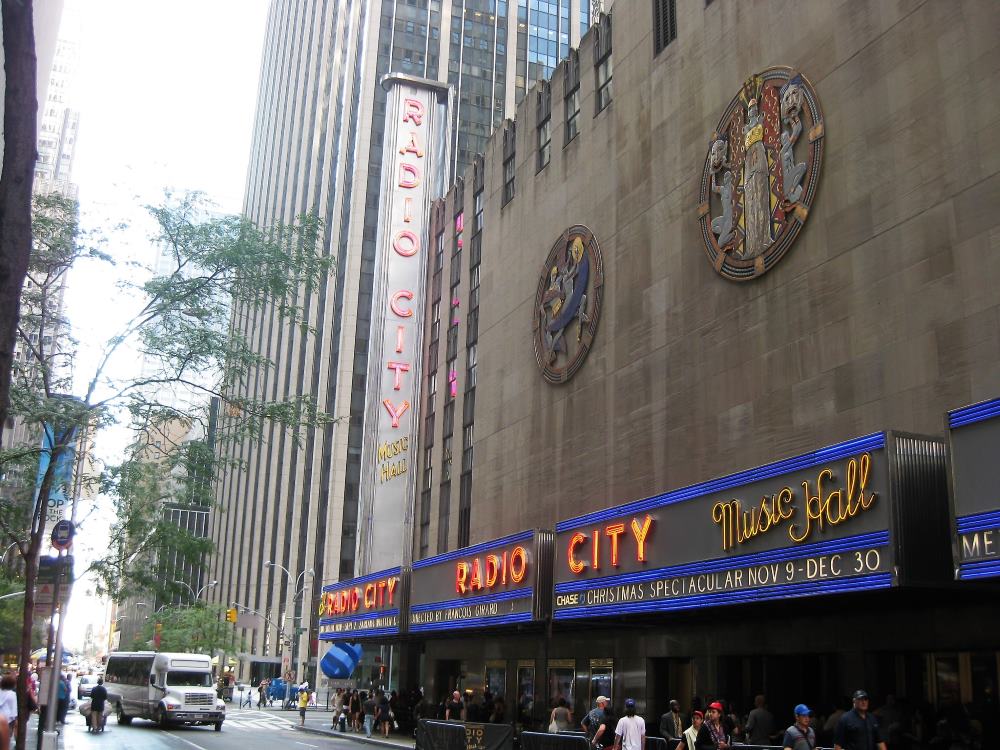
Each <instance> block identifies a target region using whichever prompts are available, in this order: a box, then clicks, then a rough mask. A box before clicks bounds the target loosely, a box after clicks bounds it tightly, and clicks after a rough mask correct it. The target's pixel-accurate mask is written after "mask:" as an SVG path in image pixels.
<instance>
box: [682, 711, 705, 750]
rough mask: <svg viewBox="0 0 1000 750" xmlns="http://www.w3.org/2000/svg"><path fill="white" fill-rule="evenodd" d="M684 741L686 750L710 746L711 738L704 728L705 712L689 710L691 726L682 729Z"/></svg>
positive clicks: (700, 749)
mask: <svg viewBox="0 0 1000 750" xmlns="http://www.w3.org/2000/svg"><path fill="white" fill-rule="evenodd" d="M684 742H685V744H686V745H687V750H702V747H712V738H711V736H710V735H709V734H708V730H707V729H706V728H705V714H703V713H702V712H701V711H698V710H695V711H692V712H691V726H689V727H688V728H687V729H685V730H684ZM699 743H701V744H699ZM682 750H683V749H682Z"/></svg>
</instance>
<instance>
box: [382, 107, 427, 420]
mask: <svg viewBox="0 0 1000 750" xmlns="http://www.w3.org/2000/svg"><path fill="white" fill-rule="evenodd" d="M424 115H425V111H424V105H423V103H421V102H420V101H419V100H417V99H411V98H408V97H407V98H404V99H403V111H402V118H401V119H402V122H403V123H409V124H410V125H412V126H413V127H412V128H411V129H410V130H409V131H408V132H407V133H406V134H405V135H404V136H403V140H402V141H401V142H402V145H401V146H400V147H399V149H398V151H399V154H400V161H399V163H398V167H397V168H398V173H399V179H398V180H397V186H398V188H399V189H400V190H402V191H404V192H409V191H412V190H415V189H417V188H418V187H419V186H420V181H421V171H420V166H419V164H417V163H415V162H414V161H412V159H423V157H424V148H423V144H422V140H423V130H422V125H423V121H424ZM402 198H403V206H404V211H403V221H404V222H405V223H407V224H410V223H412V221H413V213H412V205H413V198H412V197H410V196H407V195H403V196H402ZM392 249H393V251H395V253H396V255H397V256H399V258H401V259H403V260H408V259H411V258H415V256H416V255H417V254H418V253H419V252H420V250H421V249H422V248H421V243H420V235H419V233H418V232H416V231H414V230H412V229H409V228H407V229H399V230H398V231H396V233H395V234H394V235H393V238H392ZM415 296H416V295H415V294H414V293H413V292H412V291H410V290H409V289H396V290H393V291H391V292H390V294H389V311H390V312H391V313H392V314H393V315H395V316H396V317H397V318H403V319H406V318H412V317H413V309H412V308H411V307H410V306H409V304H407V303H410V302H412V301H413V300H414V298H415ZM406 345H407V340H406V328H405V327H404V326H402V325H397V326H396V346H395V351H396V354H409V355H410V356H413V353H412V352H407V351H406V349H407V346H406ZM406 360H407V358H397V359H393V360H389V361H387V362H386V367H387V368H388V369H390V370H392V371H393V383H392V389H393V390H394V391H399V390H402V389H403V376H404V375H405V374H406V373H408V372H409V371H410V369H411V363H410V362H409V361H406ZM382 406H383V407H384V408H385V410H386V412H387V413H388V414H389V418H390V419H391V421H392V428H393V429H398V428H399V426H400V419H401V417H402V416H403V414H405V413H406V412H407V410H409V408H410V401H409V400H407V399H404V400H403V401H402V402H400V403H399V404H397V403H395V402H394V401H393V400H392V399H390V398H383V399H382Z"/></svg>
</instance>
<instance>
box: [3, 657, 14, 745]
mask: <svg viewBox="0 0 1000 750" xmlns="http://www.w3.org/2000/svg"><path fill="white" fill-rule="evenodd" d="M16 687H17V677H16V676H14V674H13V673H10V672H8V673H7V674H5V675H4V676H3V677H2V678H0V750H8V748H9V747H10V741H11V738H13V737H14V735H15V734H16V733H17V692H16ZM5 730H6V734H5ZM5 736H6V739H4V737H5Z"/></svg>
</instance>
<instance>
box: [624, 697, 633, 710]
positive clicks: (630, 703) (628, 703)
mask: <svg viewBox="0 0 1000 750" xmlns="http://www.w3.org/2000/svg"><path fill="white" fill-rule="evenodd" d="M625 708H635V699H634V698H626V699H625Z"/></svg>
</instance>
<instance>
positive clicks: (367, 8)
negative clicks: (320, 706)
mask: <svg viewBox="0 0 1000 750" xmlns="http://www.w3.org/2000/svg"><path fill="white" fill-rule="evenodd" d="M588 18H589V2H588V0H517V3H516V5H515V4H514V3H513V2H507V0H405V1H404V0H381V2H374V1H373V0H343V1H342V2H339V3H329V2H322V1H321V0H273V2H272V4H271V8H270V12H269V18H268V25H267V31H266V35H265V48H264V55H263V61H262V65H261V73H260V85H259V91H258V105H257V115H256V121H255V124H254V136H253V141H252V146H251V154H250V164H249V169H248V177H247V188H246V196H245V201H244V211H245V213H246V215H247V217H248V218H250V219H251V220H253V221H255V222H257V223H259V224H260V225H262V226H265V225H269V224H273V223H275V222H280V221H290V220H292V219H293V218H294V217H295V216H296V215H299V214H301V213H304V212H316V213H317V214H318V215H319V216H320V218H321V219H322V220H323V221H324V224H325V230H326V234H325V239H324V247H323V250H324V252H325V253H326V254H327V255H329V257H331V258H332V259H333V260H334V263H335V266H334V271H333V273H332V274H331V275H330V276H329V277H328V278H327V279H326V280H324V282H323V283H322V284H320V285H319V286H318V287H317V288H315V289H302V290H300V298H299V299H298V300H297V303H298V304H299V305H300V306H301V307H302V308H303V310H304V311H305V315H306V319H307V322H308V324H309V326H310V327H311V328H312V331H313V333H312V334H309V335H307V334H305V333H303V331H302V329H301V328H300V327H299V326H297V325H296V326H291V325H288V324H287V323H284V322H282V321H281V320H280V319H279V317H278V316H277V315H276V311H275V310H273V309H265V310H263V311H261V312H252V311H246V310H234V311H233V325H234V326H237V327H239V328H240V329H241V330H243V331H244V332H245V333H247V334H248V335H252V336H253V339H254V341H255V342H256V346H257V348H258V351H259V352H260V353H261V354H263V355H265V356H267V357H268V358H270V359H271V360H272V361H273V362H275V363H276V366H275V367H274V368H270V369H264V368H261V369H260V370H258V371H255V372H250V373H247V377H246V379H245V380H244V382H243V383H242V384H241V386H240V387H241V388H243V389H245V392H247V393H256V394H266V395H267V397H268V398H272V399H275V398H279V399H280V398H283V397H287V398H291V397H295V396H298V395H310V396H312V397H313V398H315V400H316V402H317V404H318V406H319V408H320V409H322V410H323V411H325V412H326V413H328V414H330V415H332V416H333V417H335V418H336V419H337V421H336V422H335V423H334V424H331V425H329V426H327V427H325V428H322V429H317V430H306V431H303V432H302V433H301V434H293V433H291V432H283V431H281V430H278V429H275V428H272V427H265V428H264V432H263V434H262V436H261V440H260V441H259V442H257V443H254V444H239V443H227V442H226V440H225V434H226V425H225V417H224V418H223V420H222V423H221V425H220V435H221V438H222V443H221V449H222V450H223V451H224V452H225V457H226V458H227V459H231V460H235V461H237V462H239V463H240V468H239V469H236V468H233V469H230V470H228V471H226V472H224V474H223V475H222V476H221V477H220V478H219V481H218V485H217V488H216V499H217V502H218V506H219V507H218V511H217V512H216V514H215V517H214V518H213V522H212V536H213V539H214V541H215V544H216V551H215V554H214V557H213V560H212V563H211V565H210V568H209V570H208V571H207V573H208V576H207V577H208V578H209V579H213V580H218V581H219V585H218V586H216V587H215V589H214V590H213V591H212V592H210V596H211V599H212V600H213V601H215V602H218V603H223V604H226V605H227V606H229V605H231V604H232V603H236V604H237V605H239V606H240V607H243V608H246V609H248V610H250V611H251V613H252V614H256V615H257V617H258V621H259V622H260V626H259V627H258V628H255V629H248V630H247V631H246V632H245V633H244V635H245V637H246V643H247V651H248V653H249V659H248V661H249V662H250V665H249V672H248V671H247V669H246V662H244V663H243V664H242V665H241V676H244V677H246V676H252V677H260V676H262V675H273V674H276V673H277V671H278V669H276V665H278V664H280V665H281V666H282V670H281V671H284V670H285V669H287V668H290V667H291V663H290V661H289V659H288V655H287V653H283V652H282V646H281V644H282V642H283V641H288V640H289V639H291V638H297V639H300V640H299V642H298V647H297V648H296V649H293V651H296V652H297V654H298V655H299V657H300V658H298V659H297V660H296V661H298V664H296V665H295V671H296V672H297V673H298V677H299V678H300V679H301V677H302V672H301V671H300V667H301V666H303V665H305V666H306V667H307V669H308V667H309V665H311V664H314V662H313V661H312V660H311V657H314V656H316V651H315V649H316V646H315V645H312V647H311V648H310V647H309V645H310V644H316V640H315V633H316V623H315V621H314V619H313V617H312V610H313V607H312V605H311V603H312V602H314V601H316V600H317V599H318V597H319V593H320V589H321V587H322V584H323V582H324V581H325V582H330V581H335V580H338V579H343V578H349V577H351V576H352V575H354V573H355V553H356V533H357V526H358V518H357V515H358V497H359V484H360V477H361V442H362V427H363V424H362V423H363V414H364V407H365V387H366V376H367V370H368V338H369V322H370V320H369V319H370V314H371V302H372V285H373V271H374V259H375V242H376V231H377V226H378V208H379V190H380V175H381V169H382V164H381V156H382V149H381V147H382V137H383V130H384V119H385V106H386V93H385V91H384V90H383V89H382V88H381V87H380V86H379V80H380V79H381V77H382V76H383V75H385V74H386V73H389V72H396V73H405V74H410V75H415V76H420V77H424V78H430V79H434V80H439V81H442V82H446V83H448V84H450V85H451V86H452V87H453V88H454V90H455V96H456V99H455V103H456V106H455V108H454V122H453V124H452V136H451V137H452V138H453V143H452V148H451V153H452V159H453V162H452V166H451V170H452V173H453V174H454V175H460V174H462V173H463V172H464V170H465V168H466V166H468V165H469V164H470V163H471V162H472V159H473V157H474V156H475V154H476V153H477V152H479V151H481V150H482V149H483V148H484V146H485V143H486V139H487V138H488V136H489V134H490V133H491V132H492V130H493V129H494V128H496V127H497V126H499V125H500V123H501V122H502V121H503V119H504V118H505V117H506V116H508V115H509V114H510V113H511V112H513V110H514V107H515V105H516V102H517V101H518V100H519V99H520V98H521V97H523V95H524V93H525V92H526V90H527V89H528V88H530V86H531V85H532V84H533V83H534V81H535V80H538V79H541V78H545V77H547V76H548V75H550V74H551V73H552V71H553V70H554V68H555V66H556V64H557V63H558V61H559V60H560V59H561V58H562V57H563V56H565V55H566V54H567V53H568V51H569V49H570V47H571V46H574V45H575V44H577V43H578V42H579V39H580V36H581V32H583V31H585V30H586V28H587V26H588ZM511 43H512V44H513V45H514V47H513V49H512V50H511V49H510V48H509V45H510V44H511ZM401 543H402V541H401ZM265 563H271V564H270V565H265ZM307 635H308V640H303V639H306V638H307ZM283 656H284V659H283V658H282V657H283ZM307 676H309V677H310V679H312V675H311V674H309V675H307Z"/></svg>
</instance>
